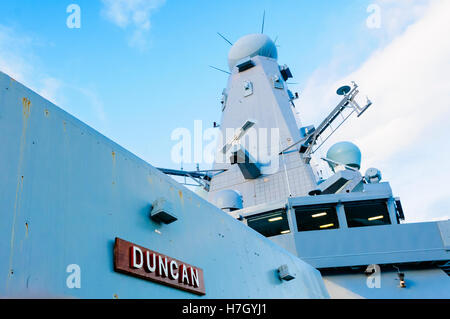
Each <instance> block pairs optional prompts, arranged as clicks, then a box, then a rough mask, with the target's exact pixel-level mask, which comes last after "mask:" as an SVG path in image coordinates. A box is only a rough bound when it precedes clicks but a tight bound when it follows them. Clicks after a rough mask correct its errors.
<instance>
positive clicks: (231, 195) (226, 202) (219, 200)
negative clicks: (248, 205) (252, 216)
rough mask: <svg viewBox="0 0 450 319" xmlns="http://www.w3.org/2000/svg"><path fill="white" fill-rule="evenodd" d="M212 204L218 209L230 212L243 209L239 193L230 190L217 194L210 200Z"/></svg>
mask: <svg viewBox="0 0 450 319" xmlns="http://www.w3.org/2000/svg"><path fill="white" fill-rule="evenodd" d="M212 202H213V203H214V205H216V206H217V207H219V208H220V209H226V210H230V211H233V210H238V209H242V208H243V203H242V195H241V193H239V192H238V191H235V190H232V189H226V190H222V191H220V192H217V193H216V194H215V196H214V198H213V199H212Z"/></svg>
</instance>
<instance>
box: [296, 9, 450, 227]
mask: <svg viewBox="0 0 450 319" xmlns="http://www.w3.org/2000/svg"><path fill="white" fill-rule="evenodd" d="M380 2H384V3H385V4H389V3H393V1H392V0H384V1H380ZM402 2H404V1H400V2H398V3H402ZM405 3H406V2H405ZM408 3H409V2H408ZM416 3H418V2H416ZM421 3H423V4H425V3H428V7H427V9H426V10H424V9H423V8H422V9H421V10H422V11H420V14H419V13H417V17H418V18H417V20H415V21H412V22H411V21H409V20H408V21H404V22H403V23H406V24H407V26H404V27H403V28H402V27H401V26H400V25H398V26H396V27H392V28H391V26H390V28H391V30H389V31H388V32H391V31H392V30H394V29H396V28H397V30H399V29H402V30H403V32H402V33H400V34H397V36H396V37H393V40H392V41H391V42H390V43H389V44H388V45H386V46H384V47H382V48H380V49H379V50H378V51H377V52H375V53H374V54H373V55H372V56H371V57H370V58H369V59H368V60H367V61H366V62H365V63H363V64H362V65H361V66H360V67H359V68H358V69H357V70H356V71H355V72H353V73H351V74H348V75H346V76H343V77H339V76H338V75H337V74H336V72H335V71H333V70H325V69H320V70H317V71H316V72H315V73H314V74H313V75H312V76H311V78H310V79H309V81H308V83H307V86H306V88H305V90H304V94H303V100H302V102H301V103H302V105H304V107H301V108H302V111H303V112H302V113H301V114H302V115H303V122H304V123H305V122H314V123H317V122H318V121H319V120H320V119H321V118H323V116H324V115H325V114H326V113H327V112H329V111H330V109H331V107H333V106H334V105H336V104H337V102H338V101H339V97H338V96H337V95H336V94H335V91H336V89H337V88H338V87H339V86H341V85H343V84H347V83H349V82H350V81H351V80H354V81H356V82H357V83H358V84H359V85H360V87H361V90H362V91H364V93H366V94H368V95H369V96H370V98H371V99H372V101H373V102H374V104H373V106H372V107H371V108H370V109H369V110H368V111H367V112H366V113H365V114H364V115H363V116H362V117H361V118H359V119H355V118H352V119H350V120H349V123H346V124H345V125H344V126H343V127H342V129H341V130H340V131H339V132H338V133H337V134H336V135H335V136H333V137H332V138H331V139H330V142H329V143H327V145H326V146H325V147H324V151H325V150H326V149H327V148H328V147H329V146H330V145H331V144H332V143H334V142H337V141H339V140H351V141H353V142H355V143H356V144H357V145H358V146H360V148H361V151H362V153H363V170H364V169H365V168H368V167H371V166H375V167H379V168H380V169H382V171H384V172H385V173H386V174H385V176H386V177H388V179H389V181H390V182H391V184H392V186H393V191H394V193H396V194H397V195H400V196H401V197H402V201H403V203H404V206H405V208H406V210H407V211H406V214H407V220H409V221H418V220H424V219H430V218H433V219H435V218H439V217H443V216H448V210H444V209H440V210H438V209H437V208H438V207H440V206H442V205H438V204H436V203H447V204H448V203H449V202H448V201H445V199H446V198H450V190H449V189H448V188H447V187H445V185H443V183H444V181H446V180H450V171H449V170H448V169H447V167H445V165H446V161H447V159H448V158H449V156H450V151H449V150H448V149H449V148H448V146H447V144H448V142H447V139H448V137H450V77H449V76H448V74H450V62H449V61H450V60H449V57H450V37H448V36H447V35H448V34H450V20H449V19H448V16H449V14H450V1H447V0H441V1H438V0H435V1H424V2H421ZM414 10H417V8H416V9H414ZM414 10H412V11H413V12H415V11H414ZM410 11H411V10H410ZM395 12H397V13H396V15H397V18H398V19H399V20H401V19H402V14H404V12H403V11H402V10H397V11H395ZM390 14H391V17H390V19H395V15H394V14H393V13H392V12H391V13H390ZM324 92H325V94H324ZM362 93H363V92H362ZM311 106H313V107H311ZM303 109H304V110H303ZM308 109H309V110H308ZM305 119H306V120H307V121H305ZM305 124H306V123H305ZM441 181H442V182H441ZM446 209H450V207H448V205H446ZM445 214H447V215H445Z"/></svg>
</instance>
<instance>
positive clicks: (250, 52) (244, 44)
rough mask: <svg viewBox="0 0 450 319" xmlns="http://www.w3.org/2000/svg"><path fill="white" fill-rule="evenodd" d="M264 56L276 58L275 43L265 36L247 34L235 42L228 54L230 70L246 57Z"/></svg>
mask: <svg viewBox="0 0 450 319" xmlns="http://www.w3.org/2000/svg"><path fill="white" fill-rule="evenodd" d="M257 55H260V56H265V57H268V58H272V59H277V58H278V52H277V47H276V45H275V43H274V42H273V41H272V40H271V39H270V38H269V37H268V36H267V35H265V34H249V35H246V36H243V37H242V38H240V39H239V40H237V41H236V43H235V44H233V46H232V47H231V49H230V52H229V54H228V65H229V67H230V70H231V69H233V67H234V66H235V65H236V64H237V62H238V61H240V60H242V59H244V58H246V57H248V56H249V57H254V56H257Z"/></svg>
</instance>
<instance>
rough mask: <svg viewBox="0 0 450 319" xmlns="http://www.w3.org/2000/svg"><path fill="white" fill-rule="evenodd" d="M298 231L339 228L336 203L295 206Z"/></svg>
mask: <svg viewBox="0 0 450 319" xmlns="http://www.w3.org/2000/svg"><path fill="white" fill-rule="evenodd" d="M295 216H296V219H297V228H298V231H311V230H324V229H336V228H339V222H338V217H337V213H336V208H335V206H334V205H315V206H301V207H295Z"/></svg>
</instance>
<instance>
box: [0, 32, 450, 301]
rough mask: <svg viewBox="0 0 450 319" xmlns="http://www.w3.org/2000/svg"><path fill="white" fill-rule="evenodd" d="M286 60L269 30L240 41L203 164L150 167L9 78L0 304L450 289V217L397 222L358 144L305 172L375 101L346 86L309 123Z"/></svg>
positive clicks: (4, 104) (2, 139)
mask: <svg viewBox="0 0 450 319" xmlns="http://www.w3.org/2000/svg"><path fill="white" fill-rule="evenodd" d="M277 57H278V54H277V48H276V45H275V43H274V42H273V41H272V40H271V39H270V38H269V37H268V36H266V35H264V34H251V35H247V36H244V37H243V38H241V39H240V40H238V41H237V42H236V43H235V44H234V45H233V46H232V48H231V50H230V52H229V59H228V63H229V68H230V72H229V73H230V76H229V80H228V85H227V88H226V89H225V90H224V91H223V95H222V100H221V105H220V107H221V111H222V120H221V123H220V125H218V126H217V127H218V129H219V130H220V131H221V132H222V134H221V135H222V137H223V140H222V141H219V147H218V151H217V154H216V161H215V163H214V165H213V167H212V169H211V170H208V171H200V170H197V171H193V172H187V171H183V170H174V169H162V168H155V167H153V166H151V165H150V164H148V163H146V162H145V161H143V160H142V159H139V158H138V157H136V156H135V155H133V154H132V153H130V152H129V151H127V150H125V149H124V148H122V147H120V146H119V145H117V144H116V143H114V142H112V141H111V140H109V139H107V138H106V137H104V136H102V135H101V134H100V133H98V132H96V131H95V130H93V129H92V128H90V127H88V126H87V125H85V124H84V123H82V122H81V121H79V120H78V119H76V118H74V117H73V116H71V115H69V114H68V113H66V112H64V111H63V110H61V109H60V108H58V107H57V106H55V105H53V104H52V103H50V102H49V101H47V100H45V99H44V98H43V97H41V96H39V95H38V94H36V93H34V92H32V91H31V90H30V89H28V88H26V87H25V86H23V85H22V84H20V83H18V82H16V81H15V80H14V79H12V78H11V77H9V76H7V75H6V74H3V73H1V72H0V144H1V145H2V151H1V153H0V172H1V174H0V176H1V179H0V208H1V215H0V218H1V220H0V221H1V222H0V236H1V237H0V238H1V241H0V274H1V277H0V297H3V298H4V297H6V298H9V297H19V298H29V297H46V298H61V297H66V298H74V297H75V298H185V299H192V298H329V297H332V298H449V297H450V278H449V277H448V273H449V250H450V224H449V221H443V222H430V223H417V224H403V223H402V221H403V220H404V213H403V209H402V205H401V201H400V199H399V198H397V197H394V195H393V193H392V190H391V188H390V186H389V183H387V182H383V181H382V179H381V177H382V176H381V172H380V171H379V170H378V169H375V168H372V169H369V170H368V171H367V172H365V173H364V174H361V173H360V171H359V170H360V167H361V152H360V151H359V149H358V147H357V146H356V145H354V144H353V143H350V142H341V143H338V144H335V145H333V146H332V147H331V148H330V149H329V150H328V152H327V155H326V157H324V158H323V159H319V160H323V161H325V162H326V163H327V165H329V167H330V169H331V171H332V174H331V175H330V176H328V177H327V178H321V177H323V176H319V175H318V174H317V172H315V170H314V169H313V166H312V165H311V161H314V160H315V159H314V154H315V153H316V151H317V149H318V148H320V147H321V146H322V145H323V142H324V141H326V140H327V139H328V137H329V136H331V135H332V134H333V133H334V130H335V129H337V128H338V127H339V126H340V125H341V124H342V123H343V122H344V121H346V120H347V119H349V118H350V116H351V115H353V114H356V115H357V116H361V115H363V113H364V112H366V110H367V109H369V108H370V107H371V105H372V103H371V102H370V101H369V100H368V101H367V103H366V104H364V105H360V104H358V102H357V101H356V99H355V98H356V96H357V95H358V93H359V89H358V86H357V84H356V83H353V84H351V85H346V86H343V87H341V88H339V89H338V91H337V94H339V95H340V96H341V97H342V100H341V102H340V103H339V104H338V105H337V106H336V107H335V108H333V109H332V111H331V112H330V114H329V115H328V116H327V117H326V118H325V119H324V120H323V121H322V122H321V123H320V124H319V125H317V126H312V125H309V126H303V125H302V124H301V119H299V118H298V117H297V112H296V110H295V107H296V106H295V103H294V101H295V100H296V99H297V98H298V94H296V93H293V92H291V91H290V90H289V88H288V84H287V81H288V80H289V79H290V78H292V73H291V71H290V69H289V67H288V66H286V65H279V63H278V59H277ZM339 121H340V122H339ZM255 139H256V140H255ZM255 141H256V142H255ZM167 175H175V176H184V177H189V178H192V179H194V180H196V181H197V182H199V185H202V186H203V187H204V188H205V190H207V191H208V196H207V200H205V199H203V198H201V197H200V196H197V195H196V194H195V193H194V192H192V191H191V190H189V189H188V188H186V187H184V186H183V185H181V184H180V183H178V182H176V181H175V180H174V179H172V178H171V177H169V176H167Z"/></svg>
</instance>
